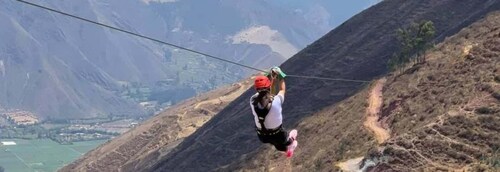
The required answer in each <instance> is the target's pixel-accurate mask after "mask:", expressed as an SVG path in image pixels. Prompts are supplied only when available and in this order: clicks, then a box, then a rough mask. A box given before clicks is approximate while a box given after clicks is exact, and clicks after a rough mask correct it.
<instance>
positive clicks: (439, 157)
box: [228, 12, 500, 171]
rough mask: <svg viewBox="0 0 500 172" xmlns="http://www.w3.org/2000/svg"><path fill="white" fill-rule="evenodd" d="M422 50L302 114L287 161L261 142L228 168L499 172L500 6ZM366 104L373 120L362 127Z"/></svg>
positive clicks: (244, 169)
mask: <svg viewBox="0 0 500 172" xmlns="http://www.w3.org/2000/svg"><path fill="white" fill-rule="evenodd" d="M425 56H426V57H427V60H426V61H425V62H424V63H419V64H410V65H409V66H408V67H407V68H406V70H405V72H403V73H400V72H396V73H391V74H389V75H388V76H387V77H386V78H385V79H380V80H377V81H374V82H373V83H372V84H370V85H369V86H367V87H366V88H365V89H363V90H362V91H360V92H359V93H357V94H356V95H354V96H352V97H350V98H348V99H346V100H344V101H341V102H340V103H338V104H336V105H332V106H328V107H325V108H323V109H321V111H319V112H317V113H314V114H313V115H312V116H311V117H308V118H305V119H303V120H302V121H301V122H300V123H299V124H298V127H297V129H298V130H299V131H300V135H299V138H298V139H299V141H300V148H299V149H298V150H297V152H296V155H294V156H295V157H294V158H293V159H292V160H289V159H285V158H284V156H283V155H282V154H280V153H277V152H276V151H274V150H273V148H271V147H270V146H265V147H263V148H260V149H258V152H260V154H258V155H257V156H256V157H251V159H250V158H245V159H244V160H243V162H244V163H242V164H238V165H236V164H234V166H230V167H228V168H229V169H240V170H242V171H282V170H283V169H285V170H286V169H293V170H294V171H331V170H332V169H333V170H339V167H342V169H343V170H346V171H349V170H354V171H356V170H359V169H363V170H367V171H412V170H416V171H464V170H465V171H484V170H486V171H498V170H500V161H499V160H500V159H499V158H500V137H499V136H500V128H499V127H498V126H499V124H500V116H499V115H500V106H499V105H500V97H499V95H500V71H498V69H500V66H499V64H500V58H499V57H500V12H495V13H492V14H491V15H489V16H488V17H487V18H486V19H483V20H481V21H479V22H477V23H475V24H473V25H471V26H470V27H467V28H465V29H463V30H462V31H461V32H459V33H458V34H457V35H455V36H453V37H451V38H448V39H446V40H445V41H444V42H443V43H440V44H439V45H437V47H436V48H435V49H434V50H432V51H430V52H428V53H427V54H425ZM374 99H375V100H374ZM377 105H378V106H377ZM376 107H379V108H376ZM372 110H375V114H376V117H377V118H376V120H375V124H374V125H375V126H369V125H366V124H367V122H370V120H372V118H371V117H372V116H371V115H372V114H373V112H372ZM380 131H382V132H383V133H388V134H389V137H390V138H388V137H384V135H380ZM301 136H302V137H301Z"/></svg>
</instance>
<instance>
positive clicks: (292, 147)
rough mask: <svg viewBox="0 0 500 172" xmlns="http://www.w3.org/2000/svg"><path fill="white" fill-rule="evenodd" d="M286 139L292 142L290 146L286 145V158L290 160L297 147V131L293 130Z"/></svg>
mask: <svg viewBox="0 0 500 172" xmlns="http://www.w3.org/2000/svg"><path fill="white" fill-rule="evenodd" d="M288 138H289V139H291V140H293V142H292V144H290V145H288V147H287V150H286V157H288V158H290V157H292V156H293V151H294V150H295V148H297V146H298V145H299V142H297V130H295V129H293V130H292V131H290V134H288Z"/></svg>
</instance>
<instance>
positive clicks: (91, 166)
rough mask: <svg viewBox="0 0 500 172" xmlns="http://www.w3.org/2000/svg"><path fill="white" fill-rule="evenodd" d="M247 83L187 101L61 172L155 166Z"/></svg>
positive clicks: (236, 84) (117, 169) (232, 98)
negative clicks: (144, 165) (157, 160)
mask: <svg viewBox="0 0 500 172" xmlns="http://www.w3.org/2000/svg"><path fill="white" fill-rule="evenodd" d="M251 85H252V82H250V80H245V81H242V82H239V83H235V84H232V85H230V86H225V87H221V88H219V89H216V90H213V91H210V92H208V93H205V94H201V95H199V96H197V97H194V98H191V99H188V100H186V101H184V102H182V103H180V104H178V105H175V106H173V107H172V108H170V109H167V110H165V111H164V112H162V113H160V114H158V115H156V116H154V117H152V118H151V119H149V120H147V121H146V122H144V123H142V124H141V125H139V126H138V127H136V128H133V129H131V130H130V131H129V132H127V133H124V134H122V135H120V136H119V137H117V138H115V139H113V140H111V141H108V142H107V143H105V144H103V145H101V146H99V147H98V148H96V149H94V150H92V151H90V152H88V153H86V154H85V155H84V156H83V157H82V158H80V159H78V160H77V161H75V162H73V163H71V164H69V165H68V166H66V167H64V168H62V169H61V170H60V171H126V169H127V168H129V166H134V165H135V164H138V163H142V164H144V163H147V162H155V159H160V158H161V157H162V156H164V155H165V154H167V153H168V152H169V151H170V150H171V149H172V148H173V147H175V146H176V145H177V144H178V143H180V142H181V141H182V140H183V139H184V138H185V137H186V136H189V135H190V134H191V133H193V132H194V131H195V130H196V129H197V128H199V127H200V126H202V125H203V124H204V123H205V122H206V121H208V120H209V119H210V118H211V117H213V116H214V115H215V114H216V113H217V112H219V111H220V110H221V109H223V108H224V107H225V106H227V105H228V104H229V103H230V102H231V101H233V100H234V99H235V98H237V97H238V96H240V95H241V94H242V93H243V92H244V91H246V90H247V89H248V88H249V87H250V86H251Z"/></svg>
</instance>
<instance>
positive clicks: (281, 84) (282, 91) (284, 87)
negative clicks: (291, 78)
mask: <svg viewBox="0 0 500 172" xmlns="http://www.w3.org/2000/svg"><path fill="white" fill-rule="evenodd" d="M285 91H286V84H285V79H281V80H280V91H279V92H278V94H281V95H283V97H284V96H285Z"/></svg>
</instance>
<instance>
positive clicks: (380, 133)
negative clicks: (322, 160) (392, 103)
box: [337, 78, 391, 171]
mask: <svg viewBox="0 0 500 172" xmlns="http://www.w3.org/2000/svg"><path fill="white" fill-rule="evenodd" d="M386 81H387V80H386V79H385V78H382V79H379V80H377V82H376V83H375V86H374V87H373V88H372V90H371V91H370V96H369V97H368V108H366V120H365V122H364V123H363V125H364V126H365V127H366V128H368V129H369V130H370V131H372V132H373V134H374V135H375V138H376V139H377V142H378V144H381V143H384V142H385V141H386V140H387V139H389V138H390V137H391V134H390V132H389V130H387V129H385V128H383V127H382V124H381V123H380V122H379V121H378V120H379V113H380V109H381V108H382V102H383V99H382V88H383V87H384V84H385V82H386ZM363 159H364V157H357V158H354V159H350V160H347V161H344V162H340V163H338V164H337V167H339V168H340V169H341V170H342V171H362V169H360V164H361V162H362V161H363Z"/></svg>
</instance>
